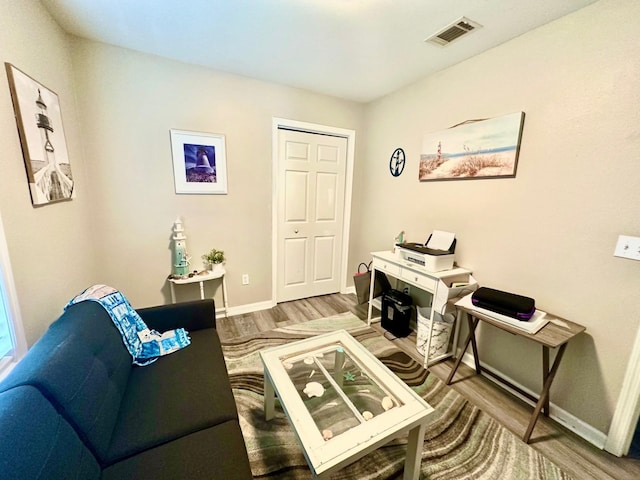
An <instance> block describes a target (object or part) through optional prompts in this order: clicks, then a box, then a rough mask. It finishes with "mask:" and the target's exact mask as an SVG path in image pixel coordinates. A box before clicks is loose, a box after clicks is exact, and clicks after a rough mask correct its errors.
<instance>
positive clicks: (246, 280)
mask: <svg viewBox="0 0 640 480" xmlns="http://www.w3.org/2000/svg"><path fill="white" fill-rule="evenodd" d="M242 284H243V285H249V274H248V273H245V274H243V275H242Z"/></svg>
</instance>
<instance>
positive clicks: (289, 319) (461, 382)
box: [216, 294, 640, 480]
mask: <svg viewBox="0 0 640 480" xmlns="http://www.w3.org/2000/svg"><path fill="white" fill-rule="evenodd" d="M343 312H352V313H353V314H354V315H356V316H357V317H359V318H361V319H363V320H364V321H366V318H367V307H366V304H365V305H358V304H357V300H356V297H355V295H353V294H347V295H343V294H332V295H324V296H321V297H312V298H305V299H302V300H296V301H292V302H285V303H280V304H278V305H276V306H275V307H273V308H271V309H268V310H261V311H258V312H253V313H248V314H243V315H235V316H230V317H229V318H223V317H222V316H220V317H218V318H217V319H216V323H217V328H218V333H219V335H220V338H221V339H222V340H225V339H230V338H237V337H241V336H245V335H251V334H256V333H260V332H264V331H267V330H271V329H273V328H277V327H281V326H285V325H291V324H295V323H300V322H305V321H307V320H312V319H315V318H322V317H327V316H330V315H335V314H338V313H343ZM373 327H374V328H376V329H378V330H379V331H380V332H381V333H385V331H384V330H383V329H382V327H380V324H379V323H374V324H373ZM395 341H396V342H397V344H398V347H399V348H401V349H402V350H404V351H405V352H406V353H407V354H408V355H410V356H412V357H414V358H415V359H416V360H418V361H420V362H422V361H423V359H422V357H421V356H420V355H419V354H418V352H417V351H416V348H415V333H414V334H412V335H411V336H409V337H407V338H405V339H397V340H395ZM452 365H453V361H452V360H447V361H444V362H441V363H439V364H437V365H433V366H432V367H431V368H430V370H431V372H432V373H433V374H434V375H436V376H437V377H438V378H440V379H441V380H442V381H445V380H446V378H447V375H448V374H449V372H450V370H451V368H452ZM560 368H562V367H560ZM556 387H557V386H556ZM452 388H454V389H455V390H456V391H458V392H459V393H460V394H461V395H463V396H464V397H465V398H467V399H468V400H469V401H471V402H473V403H474V404H476V405H477V406H479V407H480V408H481V409H482V410H484V411H485V412H486V413H488V414H489V415H491V416H492V417H494V418H495V419H496V420H498V421H499V422H500V423H501V424H502V425H504V427H505V428H507V429H509V430H510V431H512V432H513V433H515V434H516V435H517V436H518V437H522V434H523V433H524V431H525V430H526V428H527V425H528V423H529V419H530V416H531V413H532V411H533V407H532V406H530V405H528V404H526V403H524V402H523V401H521V400H520V399H518V398H516V397H515V396H513V395H511V394H510V393H508V392H506V391H504V390H503V389H502V388H500V387H499V386H498V385H496V384H495V383H494V382H492V381H490V380H488V379H487V378H485V377H483V376H480V375H476V374H475V371H474V370H473V369H471V368H469V367H467V366H466V365H464V364H462V365H461V366H460V368H459V369H458V372H457V373H456V377H455V379H454V381H453V383H452ZM552 400H553V399H552ZM530 446H531V447H532V448H535V449H536V450H538V451H539V452H541V453H542V454H543V455H544V456H546V457H547V458H548V459H549V460H551V461H552V462H554V463H555V464H556V465H558V466H559V467H561V468H562V469H563V470H565V471H566V472H567V473H569V474H570V475H571V476H573V477H574V478H575V479H576V480H587V479H597V480H627V479H629V480H632V479H633V480H636V479H640V460H635V459H630V458H618V457H616V456H614V455H611V454H610V453H608V452H605V451H603V450H600V449H599V448H597V447H595V446H593V445H591V444H590V443H589V442H587V441H586V440H584V439H582V438H580V437H579V436H577V435H576V434H574V433H573V432H571V431H569V430H567V429H566V428H564V427H563V426H561V425H559V424H558V423H556V422H555V421H553V420H551V419H549V418H547V417H544V416H542V415H541V416H540V418H539V420H538V422H537V424H536V427H535V429H534V431H533V434H532V436H531V441H530Z"/></svg>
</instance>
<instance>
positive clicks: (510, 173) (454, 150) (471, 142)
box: [418, 112, 524, 182]
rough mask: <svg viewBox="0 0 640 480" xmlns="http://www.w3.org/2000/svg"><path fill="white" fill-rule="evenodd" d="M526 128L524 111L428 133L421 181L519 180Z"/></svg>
mask: <svg viewBox="0 0 640 480" xmlns="http://www.w3.org/2000/svg"><path fill="white" fill-rule="evenodd" d="M523 125H524V112H517V113H512V114H509V115H503V116H500V117H495V118H488V119H483V120H471V121H467V122H463V123H461V124H459V125H456V126H454V127H451V128H449V129H447V130H442V131H439V132H434V133H429V134H426V135H425V136H424V138H423V142H422V152H421V155H420V170H419V172H418V179H419V180H420V181H421V182H427V181H433V180H471V179H476V178H513V177H515V176H516V167H517V165H518V156H519V154H520V141H521V139H522V128H523Z"/></svg>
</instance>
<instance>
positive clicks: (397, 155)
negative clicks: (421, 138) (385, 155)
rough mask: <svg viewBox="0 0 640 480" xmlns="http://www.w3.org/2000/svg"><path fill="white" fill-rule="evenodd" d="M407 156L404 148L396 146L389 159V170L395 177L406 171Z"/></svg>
mask: <svg viewBox="0 0 640 480" xmlns="http://www.w3.org/2000/svg"><path fill="white" fill-rule="evenodd" d="M405 162H406V157H405V154H404V150H403V149H402V148H396V149H395V150H394V151H393V153H392V154H391V158H390V159H389V171H390V172H391V175H393V176H394V177H399V176H400V175H401V174H402V172H403V171H404V165H405Z"/></svg>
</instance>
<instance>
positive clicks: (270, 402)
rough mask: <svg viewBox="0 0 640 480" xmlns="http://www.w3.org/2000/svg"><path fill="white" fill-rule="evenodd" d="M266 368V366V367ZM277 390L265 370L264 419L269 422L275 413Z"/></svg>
mask: <svg viewBox="0 0 640 480" xmlns="http://www.w3.org/2000/svg"><path fill="white" fill-rule="evenodd" d="M265 370H266V368H265ZM275 405H276V392H275V390H274V389H273V383H271V379H270V378H269V375H268V374H267V372H266V371H265V372H264V419H265V420H266V421H267V422H268V421H269V420H271V419H272V418H273V416H274V414H275Z"/></svg>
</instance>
